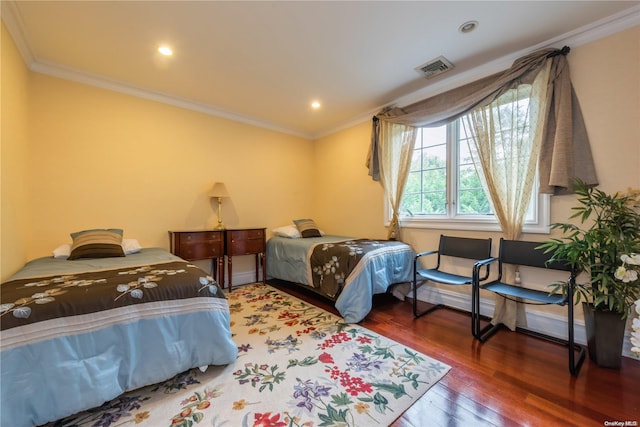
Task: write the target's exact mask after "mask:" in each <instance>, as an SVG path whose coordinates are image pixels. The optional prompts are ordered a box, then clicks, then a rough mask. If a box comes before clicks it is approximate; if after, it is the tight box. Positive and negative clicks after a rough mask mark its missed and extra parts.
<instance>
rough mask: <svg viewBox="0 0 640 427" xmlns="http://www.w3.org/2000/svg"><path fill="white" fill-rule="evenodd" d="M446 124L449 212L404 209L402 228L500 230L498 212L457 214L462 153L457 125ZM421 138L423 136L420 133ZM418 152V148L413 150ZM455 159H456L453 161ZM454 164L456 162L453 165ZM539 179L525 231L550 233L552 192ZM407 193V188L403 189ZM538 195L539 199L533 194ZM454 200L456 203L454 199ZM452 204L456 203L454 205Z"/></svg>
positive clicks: (387, 212)
mask: <svg viewBox="0 0 640 427" xmlns="http://www.w3.org/2000/svg"><path fill="white" fill-rule="evenodd" d="M446 126H447V137H446V139H447V150H446V151H447V161H446V163H447V166H446V168H447V181H446V182H447V189H446V198H447V201H446V208H445V209H446V213H445V214H433V215H428V214H418V215H407V214H406V212H401V213H400V215H399V218H398V220H399V223H400V227H402V228H428V229H434V228H435V229H447V230H465V231H466V230H469V231H472V230H473V231H501V228H500V223H499V222H498V219H497V218H496V216H495V214H492V215H472V214H458V213H457V202H458V179H459V169H458V167H459V155H458V154H459V153H458V139H459V135H458V125H457V124H456V123H455V122H453V123H450V124H448V125H446ZM418 137H420V136H418ZM414 152H415V151H414ZM454 159H455V161H454ZM454 163H455V164H454ZM538 187H539V185H538V179H537V178H536V180H535V184H534V188H533V189H532V200H534V201H535V202H536V206H535V207H534V209H533V218H531V219H529V220H525V222H524V224H523V230H522V231H523V232H524V233H542V234H549V233H550V230H551V226H550V224H551V195H549V194H540V193H539V192H538ZM403 193H404V190H403ZM535 194H537V198H536V197H535V196H534V195H535ZM386 199H387V198H385V204H384V205H385V224H386V225H388V224H389V223H390V220H391V217H392V208H391V205H390V204H389V202H388V200H386ZM452 200H453V202H452ZM452 205H453V206H452Z"/></svg>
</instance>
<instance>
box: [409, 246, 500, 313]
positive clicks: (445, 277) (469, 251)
mask: <svg viewBox="0 0 640 427" xmlns="http://www.w3.org/2000/svg"><path fill="white" fill-rule="evenodd" d="M429 255H437V262H436V266H435V267H434V268H423V267H422V264H421V261H420V259H421V258H422V257H425V256H429ZM443 256H446V257H455V258H466V259H470V260H474V261H480V260H485V259H487V258H489V257H491V239H490V238H489V239H474V238H468V237H452V236H445V235H441V236H440V243H439V244H438V250H437V251H427V252H421V253H419V254H417V255H416V256H415V259H414V261H413V315H414V316H415V317H420V316H423V315H425V314H427V313H430V312H432V311H433V310H435V309H437V308H441V307H443V304H435V305H431V306H430V307H429V308H427V309H426V310H423V311H421V312H418V303H417V301H418V298H417V292H418V282H420V281H425V280H430V281H432V282H435V283H441V284H445V285H453V286H459V285H471V284H472V283H473V282H474V276H473V275H474V274H476V269H470V270H469V274H468V275H460V274H454V273H449V272H446V271H443V270H442V268H441V261H442V257H443ZM479 273H480V270H479V269H478V270H477V274H479ZM488 277H489V266H488V265H487V267H486V268H485V273H484V275H483V276H482V277H480V276H478V277H477V278H476V279H477V280H476V281H477V282H478V283H480V282H483V281H485V280H487V278H488Z"/></svg>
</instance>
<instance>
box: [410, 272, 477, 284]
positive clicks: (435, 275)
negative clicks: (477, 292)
mask: <svg viewBox="0 0 640 427" xmlns="http://www.w3.org/2000/svg"><path fill="white" fill-rule="evenodd" d="M416 273H417V274H418V275H419V276H420V277H422V278H423V279H426V280H431V281H433V282H438V283H444V284H445V285H470V284H471V277H466V276H459V275H457V274H451V273H445V272H443V271H438V270H436V269H427V270H418V271H417V272H416Z"/></svg>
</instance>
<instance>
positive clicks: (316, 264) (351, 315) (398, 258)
mask: <svg viewBox="0 0 640 427" xmlns="http://www.w3.org/2000/svg"><path fill="white" fill-rule="evenodd" d="M266 257H267V278H270V279H279V280H284V281H287V282H291V283H296V284H301V285H303V286H304V287H306V288H308V289H310V290H313V291H314V292H316V293H318V294H320V295H322V296H324V297H326V298H329V299H331V300H333V301H335V307H336V309H337V310H338V312H339V313H340V314H341V315H342V317H343V318H344V320H345V322H348V323H357V322H360V321H361V320H362V319H364V318H365V317H366V316H367V314H368V313H369V311H371V307H372V302H373V301H372V298H373V295H374V294H380V293H385V292H387V291H388V290H389V287H390V286H391V285H393V284H398V283H405V282H410V281H411V280H412V269H413V259H414V257H415V252H414V250H413V249H412V248H411V246H409V245H408V244H406V243H402V242H398V241H389V240H371V239H356V238H351V237H344V236H331V235H325V236H321V237H308V238H289V237H281V236H274V237H271V238H270V239H269V240H268V241H267V249H266Z"/></svg>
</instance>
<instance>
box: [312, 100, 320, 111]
mask: <svg viewBox="0 0 640 427" xmlns="http://www.w3.org/2000/svg"><path fill="white" fill-rule="evenodd" d="M320 107H321V105H320V101H313V102H311V108H313V109H314V110H317V109H318V108H320Z"/></svg>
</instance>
